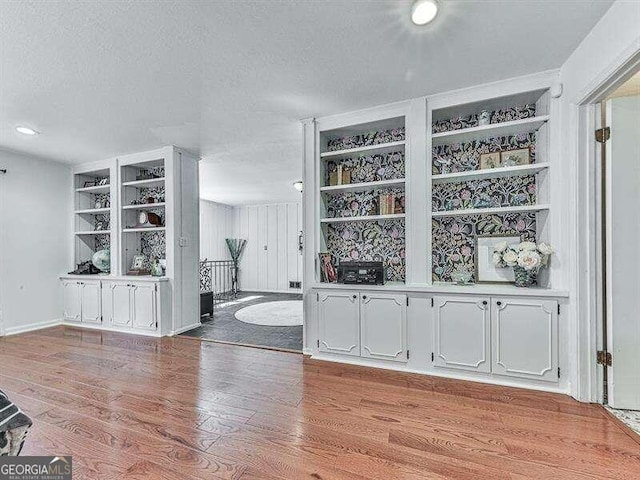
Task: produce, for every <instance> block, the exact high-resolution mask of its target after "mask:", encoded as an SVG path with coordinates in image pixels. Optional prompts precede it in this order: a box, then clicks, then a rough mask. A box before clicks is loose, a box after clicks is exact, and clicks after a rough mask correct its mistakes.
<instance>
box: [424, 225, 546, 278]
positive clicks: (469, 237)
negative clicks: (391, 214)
mask: <svg viewBox="0 0 640 480" xmlns="http://www.w3.org/2000/svg"><path fill="white" fill-rule="evenodd" d="M432 235H433V244H432V253H431V254H432V263H433V272H432V278H433V281H434V282H451V281H453V280H452V278H451V274H452V273H453V272H454V271H455V270H456V269H458V268H460V267H464V268H466V269H467V271H469V272H471V273H472V274H473V277H472V281H475V280H476V279H475V256H474V255H475V252H474V250H475V238H476V236H477V235H517V236H519V237H520V239H521V240H523V241H524V240H528V241H533V242H535V241H536V215H535V213H525V214H517V213H512V214H502V215H468V216H461V217H443V218H434V219H433V224H432Z"/></svg>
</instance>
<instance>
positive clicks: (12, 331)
mask: <svg viewBox="0 0 640 480" xmlns="http://www.w3.org/2000/svg"><path fill="white" fill-rule="evenodd" d="M57 325H62V319H60V318H58V319H56V320H48V321H46V322H40V323H30V324H29V325H20V326H19V327H9V328H6V329H5V331H4V334H5V336H7V337H8V336H9V335H18V334H20V333H27V332H33V331H35V330H42V329H43V328H50V327H55V326H57Z"/></svg>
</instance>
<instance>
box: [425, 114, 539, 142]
mask: <svg viewBox="0 0 640 480" xmlns="http://www.w3.org/2000/svg"><path fill="white" fill-rule="evenodd" d="M548 120H549V115H541V116H537V117H531V118H524V119H522V120H514V121H511V122H502V123H492V124H491V125H482V126H480V127H472V128H462V129H460V130H452V131H449V132H441V133H434V134H433V135H431V142H432V146H434V147H437V146H439V145H450V144H453V143H468V142H472V141H473V140H481V139H483V138H493V137H504V136H507V135H520V134H522V133H532V132H535V131H536V130H538V129H539V128H540V127H541V126H542V125H544V124H545V123H546V122H547V121H548Z"/></svg>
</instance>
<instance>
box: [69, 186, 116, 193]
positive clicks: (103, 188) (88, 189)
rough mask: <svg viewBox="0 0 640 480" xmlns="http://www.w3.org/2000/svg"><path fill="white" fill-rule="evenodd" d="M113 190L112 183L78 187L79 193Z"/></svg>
mask: <svg viewBox="0 0 640 480" xmlns="http://www.w3.org/2000/svg"><path fill="white" fill-rule="evenodd" d="M110 191H111V185H96V186H95V187H81V188H76V192H78V193H109V192H110Z"/></svg>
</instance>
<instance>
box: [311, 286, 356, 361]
mask: <svg viewBox="0 0 640 480" xmlns="http://www.w3.org/2000/svg"><path fill="white" fill-rule="evenodd" d="M317 300H318V322H319V325H318V326H319V332H318V333H319V337H318V348H319V349H320V351H321V352H331V353H341V354H343V355H354V356H359V355H360V302H359V295H358V294H357V293H352V292H351V293H350V292H319V293H318V298H317Z"/></svg>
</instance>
